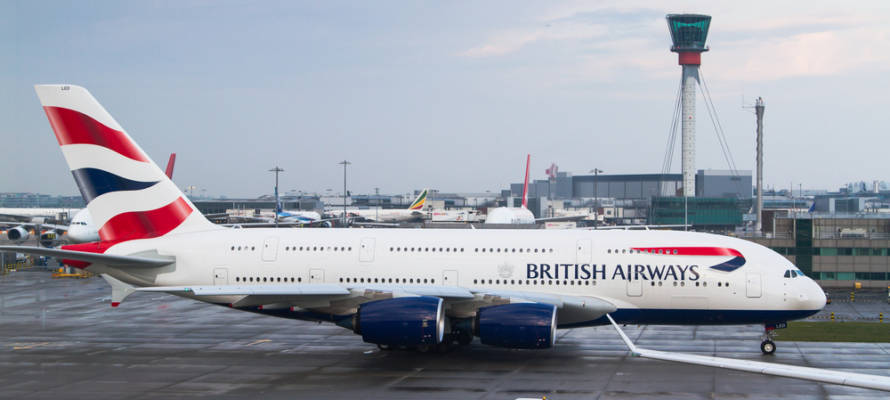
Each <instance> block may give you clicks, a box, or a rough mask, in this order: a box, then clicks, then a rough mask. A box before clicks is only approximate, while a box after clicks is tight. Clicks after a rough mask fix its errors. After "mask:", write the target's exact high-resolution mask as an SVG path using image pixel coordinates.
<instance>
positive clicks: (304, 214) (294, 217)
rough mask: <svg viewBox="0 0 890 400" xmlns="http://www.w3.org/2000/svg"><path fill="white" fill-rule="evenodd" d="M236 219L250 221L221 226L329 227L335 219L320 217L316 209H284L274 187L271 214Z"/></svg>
mask: <svg viewBox="0 0 890 400" xmlns="http://www.w3.org/2000/svg"><path fill="white" fill-rule="evenodd" d="M236 218H237V219H242V220H243V219H247V220H248V221H252V222H235V223H228V224H222V225H223V226H230V227H238V228H260V227H263V228H271V227H279V226H310V225H319V226H325V227H331V226H332V223H331V221H333V220H335V219H337V218H335V217H331V218H322V217H321V214H320V213H318V212H317V211H304V210H300V211H286V210H284V208H283V206H282V205H281V200H279V198H278V188H277V187H276V188H275V212H274V213H273V214H271V215H268V214H266V215H259V216H250V217H243V216H241V217H236Z"/></svg>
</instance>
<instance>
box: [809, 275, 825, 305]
mask: <svg viewBox="0 0 890 400" xmlns="http://www.w3.org/2000/svg"><path fill="white" fill-rule="evenodd" d="M826 300H827V299H826V298H825V291H824V290H822V288H821V287H820V286H819V284H818V283H816V282H815V281H810V290H809V293H808V296H807V301H806V303H807V304H806V305H807V309H810V310H821V309H823V308H825V303H826Z"/></svg>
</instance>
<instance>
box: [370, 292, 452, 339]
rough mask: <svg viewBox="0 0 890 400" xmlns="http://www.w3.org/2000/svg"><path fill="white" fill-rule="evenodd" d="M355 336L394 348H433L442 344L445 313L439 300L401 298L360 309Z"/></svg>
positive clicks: (422, 297) (371, 304) (424, 297)
mask: <svg viewBox="0 0 890 400" xmlns="http://www.w3.org/2000/svg"><path fill="white" fill-rule="evenodd" d="M354 321H355V326H354V328H353V329H354V331H355V333H358V334H361V335H362V340H364V341H365V342H368V343H374V344H384V345H392V346H418V345H432V344H438V343H440V342H442V337H443V335H444V334H445V312H444V311H443V310H442V299H440V298H438V297H428V296H421V297H399V298H395V299H387V300H377V301H370V302H367V303H364V304H362V305H360V306H359V309H358V313H357V314H356V315H355V319H354Z"/></svg>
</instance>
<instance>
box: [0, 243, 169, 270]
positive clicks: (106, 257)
mask: <svg viewBox="0 0 890 400" xmlns="http://www.w3.org/2000/svg"><path fill="white" fill-rule="evenodd" d="M0 251H8V252H14V253H24V254H34V255H38V256H48V257H55V258H59V259H66V260H76V261H83V262H88V263H94V264H102V265H107V266H109V267H114V268H158V267H163V266H165V265H170V264H173V262H174V261H175V259H173V258H172V257H170V258H148V257H136V256H119V255H113V254H102V253H89V252H85V251H74V250H62V249H47V248H44V247H32V246H0Z"/></svg>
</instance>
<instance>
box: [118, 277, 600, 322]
mask: <svg viewBox="0 0 890 400" xmlns="http://www.w3.org/2000/svg"><path fill="white" fill-rule="evenodd" d="M106 280H109V278H106ZM109 283H111V284H112V302H113V305H114V304H118V303H120V302H121V301H123V298H124V297H126V296H127V295H129V294H130V293H133V292H166V293H171V294H177V293H180V294H190V295H194V296H231V297H232V300H231V304H232V306H233V307H256V306H264V305H271V304H274V305H278V306H280V305H289V306H296V307H301V308H306V309H311V310H315V311H319V312H323V313H331V314H335V315H344V314H349V313H354V312H355V309H356V307H358V306H359V305H361V304H362V303H365V302H368V301H374V300H382V299H389V298H393V297H403V296H432V297H440V298H442V299H443V300H444V301H445V302H446V304H448V306H449V308H450V310H451V311H450V312H451V313H452V314H454V315H460V316H467V315H472V314H473V313H475V312H476V310H478V309H479V308H480V307H487V306H493V305H502V304H509V303H543V304H550V305H554V306H556V307H557V309H558V310H559V312H560V313H563V314H564V315H566V316H567V317H568V318H570V319H572V320H575V319H577V320H591V319H597V318H599V317H601V316H603V315H605V314H606V313H609V312H613V311H615V309H616V308H615V305H613V304H612V303H610V302H608V301H606V300H603V299H599V298H595V297H587V296H585V297H577V296H560V295H548V294H541V293H532V292H522V291H486V290H469V289H466V288H462V287H458V286H445V285H401V284H376V283H373V284H372V283H369V284H323V283H296V284H277V283H275V284H262V285H218V286H159V287H140V288H136V287H132V286H129V285H127V284H125V283H122V282H119V281H116V282H112V281H111V280H109ZM115 293H118V294H120V293H126V294H125V295H122V296H117V295H115Z"/></svg>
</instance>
